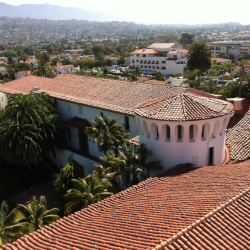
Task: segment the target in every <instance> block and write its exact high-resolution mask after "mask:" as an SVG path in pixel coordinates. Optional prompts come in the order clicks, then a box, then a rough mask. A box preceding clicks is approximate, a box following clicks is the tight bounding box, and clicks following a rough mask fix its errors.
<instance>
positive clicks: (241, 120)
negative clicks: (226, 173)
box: [226, 111, 250, 162]
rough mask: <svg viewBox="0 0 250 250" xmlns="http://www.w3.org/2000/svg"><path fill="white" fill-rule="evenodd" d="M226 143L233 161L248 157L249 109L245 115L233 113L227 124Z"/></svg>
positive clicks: (249, 146) (249, 148) (249, 147)
mask: <svg viewBox="0 0 250 250" xmlns="http://www.w3.org/2000/svg"><path fill="white" fill-rule="evenodd" d="M226 144H227V145H228V146H229V147H230V158H231V159H232V160H233V162H239V161H244V160H246V159H249V158H250V111H248V112H247V113H246V114H245V115H241V114H235V115H234V116H233V117H232V118H231V120H230V123H229V125H228V131H227V135H226Z"/></svg>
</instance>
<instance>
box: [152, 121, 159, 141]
mask: <svg viewBox="0 0 250 250" xmlns="http://www.w3.org/2000/svg"><path fill="white" fill-rule="evenodd" d="M151 134H152V137H153V138H154V139H155V140H158V139H159V131H158V126H157V125H156V124H155V123H152V124H151Z"/></svg>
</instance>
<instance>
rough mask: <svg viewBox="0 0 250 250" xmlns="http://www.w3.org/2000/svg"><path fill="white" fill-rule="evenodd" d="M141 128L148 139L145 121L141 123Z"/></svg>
mask: <svg viewBox="0 0 250 250" xmlns="http://www.w3.org/2000/svg"><path fill="white" fill-rule="evenodd" d="M142 128H143V132H144V134H145V135H146V136H148V137H149V132H148V125H147V123H146V122H145V121H143V122H142Z"/></svg>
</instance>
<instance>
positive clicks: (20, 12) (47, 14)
mask: <svg viewBox="0 0 250 250" xmlns="http://www.w3.org/2000/svg"><path fill="white" fill-rule="evenodd" d="M0 16H9V17H23V18H26V17H30V18H36V19H44V18H47V19H52V20H67V19H78V20H89V21H122V20H121V19H120V18H119V17H117V16H113V15H110V14H105V13H101V12H97V11H92V10H84V9H80V8H73V7H61V6H58V5H50V4H47V3H46V4H22V5H19V6H14V5H11V4H6V3H2V2H0Z"/></svg>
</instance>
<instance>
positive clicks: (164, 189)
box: [1, 162, 250, 250]
mask: <svg viewBox="0 0 250 250" xmlns="http://www.w3.org/2000/svg"><path fill="white" fill-rule="evenodd" d="M182 167H183V168H185V167H187V166H185V165H182ZM188 168H189V169H190V170H192V171H190V172H188V173H185V174H181V175H177V176H175V175H174V174H173V173H172V174H168V172H167V173H165V175H164V176H162V177H154V178H150V179H147V180H146V181H143V182H141V183H139V184H138V185H136V186H133V187H131V188H129V189H127V190H124V191H122V192H120V193H118V194H116V195H113V196H111V197H109V198H107V199H105V200H103V201H101V202H98V203H96V204H93V205H91V206H89V207H88V208H86V209H82V210H81V211H79V212H76V213H75V214H73V215H70V216H68V217H64V218H62V219H60V220H58V221H57V222H54V223H52V224H50V225H49V226H46V227H44V228H43V229H42V230H38V231H36V232H34V233H32V234H29V235H27V236H24V237H22V238H21V239H19V240H17V241H16V242H14V243H13V244H7V245H5V246H1V249H5V250H12V249H13V250H14V249H15V250H21V249H22V250H24V249H25V250H26V249H27V250H28V249H30V250H31V249H32V250H38V249H39V250H42V249H43V250H52V249H57V250H59V249H62V250H65V249H71V250H73V249H75V250H80V249H84V250H94V249H96V250H97V249H98V250H104V249H105V250H106V249H113V250H121V249H131V250H132V249H137V250H140V249H154V248H155V247H156V246H157V245H159V244H161V243H162V242H165V241H168V239H171V237H172V238H174V239H175V238H176V237H177V236H176V233H178V232H181V230H185V231H186V228H187V227H188V226H189V225H191V224H192V223H194V222H196V221H197V220H199V219H201V218H203V217H204V216H205V215H207V214H209V213H210V212H211V211H213V212H214V209H216V208H218V207H219V206H220V205H221V204H224V203H225V202H226V201H228V200H229V199H230V198H232V197H235V196H236V195H238V194H239V193H240V192H241V191H242V190H244V189H246V188H249V180H250V163H249V162H246V163H245V164H244V165H243V164H239V165H227V166H209V167H203V168H197V169H193V168H192V167H188ZM172 171H173V170H172ZM178 171H181V168H180V169H178ZM171 176H172V177H171ZM243 203H244V204H243ZM243 203H242V200H239V203H238V204H239V209H238V210H237V211H236V210H235V209H236V207H233V206H232V209H231V210H230V212H231V214H229V213H227V214H226V210H223V211H221V212H219V213H221V215H220V216H224V220H223V221H222V220H219V219H220V218H222V217H218V216H219V213H217V214H218V215H215V214H214V213H213V214H214V215H213V216H217V217H218V219H217V218H216V220H217V222H216V223H217V225H212V226H213V227H215V226H217V227H215V229H216V230H217V228H219V227H221V231H219V232H218V233H220V234H223V237H224V238H225V237H226V235H228V239H229V240H228V242H229V241H230V237H231V235H232V234H234V237H235V235H237V232H238V231H236V229H237V228H236V227H235V225H236V224H237V223H238V224H239V225H241V226H242V225H245V224H246V223H247V222H248V221H249V215H248V214H249V213H248V210H249V208H250V202H248V200H247V201H244V202H243ZM234 204H236V203H234ZM230 206H231V205H230ZM236 206H237V204H236ZM234 211H235V213H234ZM209 215H211V214H209ZM213 216H212V217H213ZM240 216H241V217H240ZM244 216H245V217H244ZM212 217H210V218H209V220H211V221H212V222H213V218H215V217H213V218H212ZM209 220H208V223H209ZM219 223H221V226H220V225H218V224H219ZM224 225H226V227H223V226H224ZM239 229H240V230H242V236H243V237H244V238H246V239H247V240H249V238H250V237H249V236H250V235H249V233H248V232H249V231H247V230H243V228H242V229H241V228H239ZM246 229H247V228H246ZM203 230H204V234H205V233H206V231H205V228H203ZM234 230H235V232H233V231H234ZM237 230H238V229H237ZM185 231H184V232H185ZM211 231H212V230H211ZM215 232H216V231H215ZM215 232H214V231H212V233H215ZM195 233H196V231H195V230H194V231H190V232H189V234H190V235H191V234H195ZM208 234H209V233H208ZM216 235H217V233H216ZM197 240H198V239H196V241H197ZM216 240H217V239H216ZM208 241H210V238H207V239H206V238H204V237H201V238H200V244H203V245H205V244H208ZM211 242H213V241H211ZM228 242H226V244H228ZM231 242H232V244H233V245H234V246H235V248H225V247H224V249H246V248H244V247H243V246H244V244H245V242H246V241H245V240H244V239H242V237H238V240H237V244H236V243H235V242H236V241H235V240H231ZM194 246H195V245H194ZM208 246H209V245H208ZM237 247H238V248H237ZM166 249H174V248H166ZM177 249H180V250H183V249H187V248H185V247H184V248H177ZM189 249H195V248H194V247H193V248H189ZM196 249H216V248H208V247H204V248H196ZM218 249H223V248H218Z"/></svg>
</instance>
